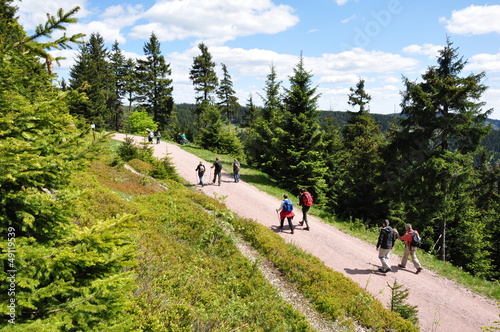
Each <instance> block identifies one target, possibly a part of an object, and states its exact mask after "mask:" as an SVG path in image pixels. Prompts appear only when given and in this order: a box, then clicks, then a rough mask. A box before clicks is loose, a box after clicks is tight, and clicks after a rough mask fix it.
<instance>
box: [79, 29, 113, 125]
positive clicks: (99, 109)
mask: <svg viewBox="0 0 500 332" xmlns="http://www.w3.org/2000/svg"><path fill="white" fill-rule="evenodd" d="M108 58H109V52H108V50H107V49H106V47H105V45H104V38H103V37H102V36H101V35H100V34H99V33H92V34H91V35H90V37H89V40H88V41H87V42H86V43H85V44H84V45H82V46H81V47H80V51H79V53H78V55H77V59H76V63H75V65H74V66H73V67H71V69H70V87H71V89H75V90H76V89H81V90H82V91H84V92H85V94H86V96H87V99H86V100H79V101H77V102H74V103H73V104H72V107H71V113H72V114H75V115H79V116H82V117H84V118H85V119H87V121H88V122H94V123H95V124H96V127H97V128H100V129H101V130H102V129H113V128H115V121H114V120H113V111H112V109H111V107H110V105H112V104H113V101H114V100H116V98H115V84H114V83H113V80H114V78H113V72H112V71H111V66H110V63H109V61H108Z"/></svg>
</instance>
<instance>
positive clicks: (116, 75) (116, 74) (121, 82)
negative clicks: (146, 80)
mask: <svg viewBox="0 0 500 332" xmlns="http://www.w3.org/2000/svg"><path fill="white" fill-rule="evenodd" d="M109 61H110V66H111V71H112V75H113V76H112V77H113V81H114V86H115V89H114V94H113V98H111V99H110V101H109V103H110V105H109V106H110V109H111V112H112V119H113V122H114V129H115V130H116V131H119V130H120V129H121V127H122V122H123V108H122V102H121V100H122V98H123V97H124V95H125V90H124V89H125V80H126V79H127V67H126V58H125V56H124V55H123V52H122V50H121V49H120V45H119V44H118V42H117V41H115V42H114V43H113V46H112V47H111V54H110V57H109Z"/></svg>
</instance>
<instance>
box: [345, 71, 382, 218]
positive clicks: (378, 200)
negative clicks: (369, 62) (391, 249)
mask: <svg viewBox="0 0 500 332" xmlns="http://www.w3.org/2000/svg"><path fill="white" fill-rule="evenodd" d="M364 85H365V81H364V80H363V79H360V80H359V82H358V83H357V85H356V89H353V88H351V94H349V104H350V105H352V106H358V107H359V111H358V112H356V113H351V117H350V119H349V120H348V122H347V125H346V126H345V127H344V129H343V132H342V136H343V141H344V154H343V157H344V158H345V159H344V160H343V164H344V165H345V173H344V177H343V179H342V180H341V181H342V188H341V191H340V193H339V202H338V205H339V212H340V213H341V214H342V215H343V216H345V217H347V216H349V217H354V218H361V219H363V220H367V219H371V220H376V219H380V218H383V217H384V216H386V215H387V210H386V209H384V204H383V201H382V196H383V195H382V191H381V187H380V186H377V185H376V183H378V182H379V181H380V177H381V176H382V174H383V172H382V171H383V166H384V164H383V159H382V153H381V151H382V148H383V147H384V145H385V142H386V140H385V137H384V135H383V134H382V131H381V129H380V127H379V126H378V125H377V124H376V123H375V120H374V119H373V117H372V116H371V115H370V114H369V112H368V108H367V105H368V102H369V101H370V99H371V96H370V95H369V94H368V93H367V92H366V91H365V89H364Z"/></svg>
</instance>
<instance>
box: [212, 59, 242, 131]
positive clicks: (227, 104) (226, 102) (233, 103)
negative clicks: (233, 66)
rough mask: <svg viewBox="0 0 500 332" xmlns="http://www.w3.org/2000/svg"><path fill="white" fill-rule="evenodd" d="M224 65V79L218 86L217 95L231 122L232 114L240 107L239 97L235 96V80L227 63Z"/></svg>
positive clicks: (224, 112) (223, 110)
mask: <svg viewBox="0 0 500 332" xmlns="http://www.w3.org/2000/svg"><path fill="white" fill-rule="evenodd" d="M221 65H222V75H223V76H222V79H221V81H220V84H219V87H218V88H217V91H216V93H217V97H219V105H220V107H221V108H222V112H223V114H225V115H226V119H227V121H228V123H231V116H233V115H234V114H236V110H237V109H238V108H240V107H241V106H240V104H239V103H238V98H237V97H236V96H235V94H236V91H234V89H233V81H232V80H231V75H229V72H228V70H227V66H226V65H225V64H223V63H222V64H221Z"/></svg>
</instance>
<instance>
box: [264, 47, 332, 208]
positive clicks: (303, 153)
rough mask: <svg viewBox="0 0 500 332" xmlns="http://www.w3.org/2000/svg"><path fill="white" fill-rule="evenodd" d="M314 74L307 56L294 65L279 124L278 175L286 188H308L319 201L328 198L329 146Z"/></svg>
mask: <svg viewBox="0 0 500 332" xmlns="http://www.w3.org/2000/svg"><path fill="white" fill-rule="evenodd" d="M311 85H312V74H311V73H309V72H307V71H306V69H305V67H304V58H303V57H302V56H301V57H300V58H299V63H298V64H297V66H296V67H295V68H294V75H293V76H291V77H290V88H289V89H285V96H284V99H283V105H284V116H283V119H282V121H281V123H280V124H278V125H277V126H278V128H277V133H278V138H279V139H278V142H277V149H276V150H274V151H273V152H274V154H275V155H276V156H278V158H279V162H280V167H279V168H278V169H277V170H275V172H274V175H275V177H276V178H277V179H278V180H279V181H280V183H281V184H282V185H284V186H285V188H287V189H290V190H292V191H295V192H297V190H298V188H300V187H305V188H308V190H309V191H310V192H311V194H313V195H314V197H315V198H316V202H317V203H321V202H322V200H323V198H324V192H325V188H326V183H325V179H324V176H325V173H326V172H327V169H326V165H325V162H324V160H322V159H321V157H322V153H323V151H324V148H325V144H324V141H323V135H322V131H321V130H320V127H319V123H318V119H319V111H318V109H317V100H318V98H319V97H320V95H319V94H317V93H316V89H317V88H316V87H312V86H311Z"/></svg>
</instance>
